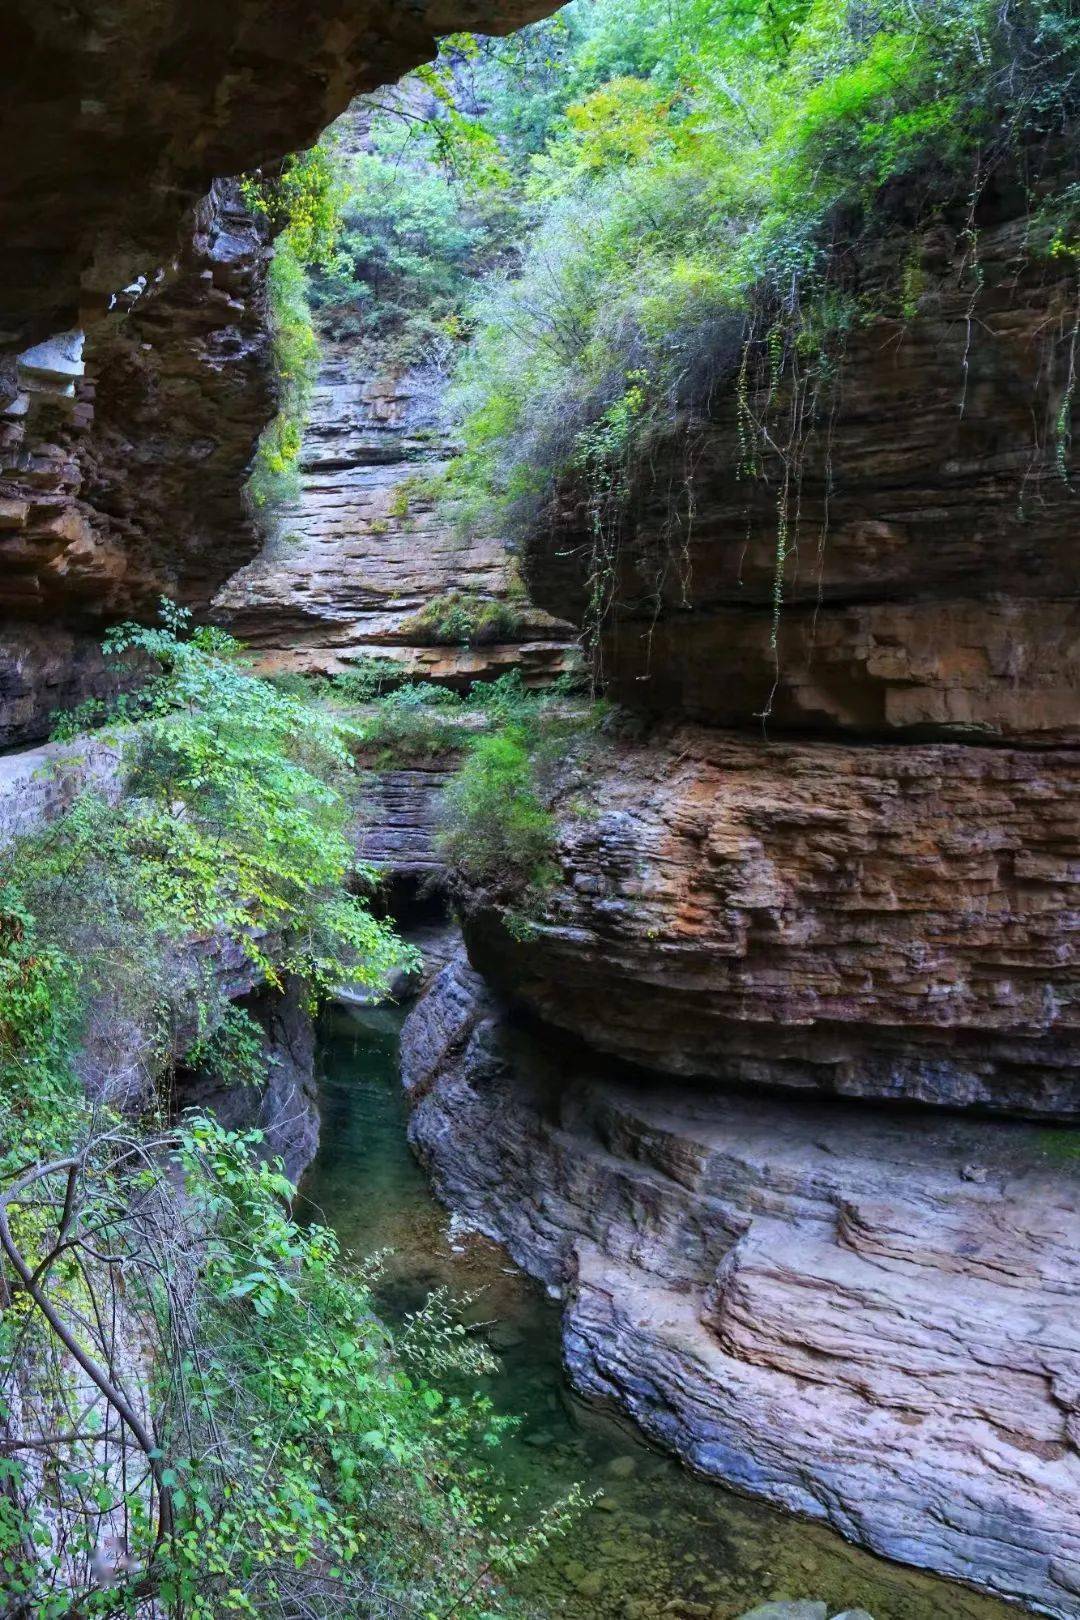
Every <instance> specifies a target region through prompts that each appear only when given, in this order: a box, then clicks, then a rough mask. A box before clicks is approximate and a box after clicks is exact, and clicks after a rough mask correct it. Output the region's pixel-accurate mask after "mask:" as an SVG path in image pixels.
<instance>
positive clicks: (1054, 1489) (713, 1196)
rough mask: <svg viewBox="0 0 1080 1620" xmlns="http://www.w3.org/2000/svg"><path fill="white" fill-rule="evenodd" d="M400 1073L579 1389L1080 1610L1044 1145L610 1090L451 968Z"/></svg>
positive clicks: (776, 1488)
mask: <svg viewBox="0 0 1080 1620" xmlns="http://www.w3.org/2000/svg"><path fill="white" fill-rule="evenodd" d="M402 1052H403V1075H404V1079H405V1083H406V1085H407V1087H408V1088H409V1091H410V1096H411V1101H412V1104H413V1114H412V1124H411V1133H412V1139H413V1141H414V1144H415V1146H416V1147H417V1149H418V1151H419V1152H420V1154H421V1157H422V1159H423V1161H424V1163H425V1165H426V1167H427V1168H428V1170H429V1172H430V1173H431V1175H432V1177H433V1179H434V1183H435V1186H436V1189H437V1191H438V1193H439V1195H440V1197H441V1198H442V1199H443V1200H444V1201H445V1202H447V1203H448V1204H449V1205H450V1207H451V1208H452V1209H454V1210H455V1211H456V1212H458V1213H459V1214H460V1216H461V1217H462V1218H463V1219H464V1221H465V1222H466V1223H469V1224H472V1225H473V1226H475V1227H476V1228H477V1229H478V1230H480V1231H482V1232H484V1233H486V1234H487V1235H489V1236H491V1237H494V1238H496V1239H497V1240H499V1241H501V1242H504V1243H505V1244H506V1245H507V1247H508V1249H509V1250H510V1252H511V1254H512V1255H513V1256H514V1258H515V1259H516V1260H517V1261H518V1262H519V1263H520V1264H522V1265H523V1266H524V1267H525V1268H526V1269H527V1270H528V1271H529V1272H530V1273H531V1274H532V1275H534V1276H536V1277H538V1278H540V1279H541V1280H542V1281H544V1282H545V1283H547V1284H548V1285H549V1286H551V1287H553V1288H556V1289H558V1290H559V1291H560V1292H561V1294H562V1296H563V1298H564V1300H565V1317H564V1353H565V1356H566V1361H567V1365H568V1367H569V1370H570V1373H571V1376H572V1378H573V1380H574V1381H575V1383H576V1384H577V1385H578V1387H579V1388H581V1389H582V1390H584V1391H586V1392H588V1393H590V1394H593V1395H597V1396H601V1397H605V1398H608V1399H611V1400H613V1401H614V1402H616V1403H617V1404H618V1405H619V1406H621V1407H622V1408H624V1409H625V1410H628V1411H629V1412H630V1413H631V1414H632V1415H633V1416H634V1417H635V1418H636V1419H637V1420H638V1422H639V1423H640V1424H641V1426H642V1427H643V1429H644V1430H645V1431H646V1433H647V1434H649V1435H651V1436H652V1437H654V1438H655V1439H657V1440H658V1441H660V1442H661V1443H663V1444H664V1445H665V1446H668V1447H670V1448H671V1449H673V1450H675V1451H676V1452H678V1454H679V1455H680V1456H682V1457H683V1458H684V1459H685V1460H686V1461H687V1462H688V1463H689V1464H690V1465H691V1466H692V1467H694V1468H696V1469H698V1470H700V1471H701V1472H703V1473H707V1474H710V1475H712V1476H714V1477H716V1478H719V1479H723V1480H726V1481H728V1482H730V1483H733V1484H735V1485H737V1486H739V1487H740V1488H742V1489H745V1490H747V1491H750V1492H752V1493H754V1494H758V1495H761V1496H764V1497H766V1498H767V1499H768V1500H770V1501H773V1502H775V1503H778V1504H780V1505H782V1506H784V1507H786V1508H789V1509H792V1510H794V1511H797V1512H799V1513H803V1514H808V1515H811V1516H813V1517H817V1518H821V1519H824V1520H826V1521H827V1522H828V1523H830V1524H831V1525H832V1526H833V1527H834V1528H836V1529H838V1530H840V1531H841V1532H842V1533H843V1534H844V1535H846V1536H848V1537H850V1538H852V1539H854V1540H857V1541H859V1542H861V1543H863V1544H864V1545H868V1546H870V1547H873V1548H874V1549H876V1550H878V1551H880V1552H883V1553H885V1554H887V1555H888V1556H889V1557H892V1558H895V1559H898V1560H902V1561H905V1562H908V1563H913V1564H919V1565H923V1566H924V1567H929V1568H932V1569H935V1570H938V1571H940V1572H943V1573H946V1574H950V1575H953V1576H956V1577H958V1578H960V1579H963V1580H968V1581H972V1582H974V1583H977V1584H980V1585H983V1586H986V1587H989V1588H990V1589H992V1590H993V1591H995V1592H998V1593H1000V1594H1002V1595H1006V1596H1009V1597H1012V1598H1015V1599H1018V1600H1020V1601H1021V1602H1025V1603H1027V1604H1029V1605H1031V1606H1033V1607H1036V1608H1039V1609H1040V1610H1042V1611H1043V1612H1046V1613H1049V1614H1053V1615H1057V1616H1061V1617H1066V1616H1070V1615H1072V1614H1073V1613H1074V1612H1075V1604H1076V1599H1077V1593H1078V1591H1080V1521H1078V1519H1077V1514H1076V1501H1077V1493H1078V1487H1080V1452H1078V1449H1077V1442H1078V1437H1080V1431H1078V1428H1077V1419H1078V1414H1077V1406H1076V1392H1077V1388H1078V1375H1080V1337H1078V1329H1077V1323H1078V1322H1080V1312H1078V1310H1077V1304H1078V1301H1077V1275H1078V1267H1077V1261H1078V1258H1080V1179H1078V1178H1077V1176H1076V1174H1075V1170H1070V1169H1069V1168H1068V1166H1067V1165H1063V1164H1059V1163H1058V1162H1057V1161H1056V1160H1055V1159H1054V1157H1053V1153H1054V1152H1055V1151H1057V1146H1058V1144H1057V1143H1056V1142H1055V1141H1054V1139H1052V1138H1051V1139H1048V1138H1047V1137H1046V1135H1045V1134H1044V1133H1040V1132H1039V1131H1038V1130H1036V1129H1035V1128H1033V1127H1030V1126H1026V1125H1022V1124H1013V1123H1008V1122H994V1121H991V1120H983V1121H974V1120H961V1119H957V1118H952V1117H950V1116H946V1115H941V1114H937V1113H933V1112H927V1111H915V1110H907V1111H904V1112H901V1113H881V1112H873V1111H866V1110H854V1111H853V1110H851V1109H850V1108H844V1107H838V1106H829V1105H823V1104H820V1103H818V1104H812V1103H807V1102H805V1101H801V1100H800V1101H796V1100H795V1099H790V1098H788V1099H780V1100H777V1101H775V1102H771V1103H770V1102H767V1101H766V1100H764V1099H762V1098H756V1099H753V1100H750V1099H747V1098H745V1097H742V1096H737V1095H732V1094H727V1095H724V1094H721V1095H718V1094H717V1093H716V1092H715V1090H712V1091H706V1090H702V1089H700V1088H690V1087H687V1086H685V1085H683V1084H679V1083H678V1082H675V1081H672V1080H667V1081H664V1080H658V1079H656V1078H653V1079H648V1078H647V1077H643V1076H642V1075H640V1073H639V1074H637V1075H634V1074H632V1073H630V1072H628V1071H612V1072H605V1071H604V1069H603V1067H602V1065H601V1064H600V1061H599V1060H598V1059H596V1058H595V1057H589V1056H587V1055H584V1054H583V1053H582V1052H581V1051H574V1050H568V1049H567V1048H566V1047H565V1046H560V1045H554V1044H552V1043H551V1041H550V1038H546V1039H543V1040H539V1039H538V1038H537V1035H536V1032H535V1031H533V1032H525V1031H523V1030H521V1029H519V1028H517V1027H516V1026H515V1025H514V1024H513V1023H512V1022H511V1021H508V1019H507V1017H506V1014H505V1009H504V1007H503V1006H502V1005H501V1004H500V1003H499V1002H498V1001H497V1000H496V999H495V998H494V997H493V996H492V994H491V992H490V991H489V990H488V989H487V988H486V987H485V985H484V984H483V982H482V981H481V980H480V979H479V977H478V976H477V975H476V974H475V973H474V972H473V971H472V970H471V969H470V968H469V967H468V966H467V964H466V963H465V962H464V961H461V960H459V961H458V962H456V963H453V964H451V965H450V966H449V967H447V968H446V969H445V970H444V971H443V973H442V974H441V975H440V977H439V978H438V979H437V980H436V982H435V985H434V987H433V989H432V990H431V991H429V992H428V994H427V995H426V996H425V997H424V998H423V999H422V1000H421V1002H420V1003H419V1005H418V1006H417V1008H416V1009H415V1010H414V1012H413V1013H412V1014H411V1015H410V1017H409V1019H408V1021H407V1023H406V1026H405V1030H404V1034H403V1044H402ZM1066 1146H1067V1144H1066Z"/></svg>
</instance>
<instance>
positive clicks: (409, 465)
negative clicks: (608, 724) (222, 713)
mask: <svg viewBox="0 0 1080 1620" xmlns="http://www.w3.org/2000/svg"><path fill="white" fill-rule="evenodd" d="M441 386H442V384H441V379H439V378H437V377H434V376H427V375H424V374H423V373H415V372H414V373H411V374H406V375H404V376H388V375H375V374H371V373H368V372H364V371H363V370H358V369H357V368H356V367H355V366H354V365H353V364H352V363H351V362H350V358H349V354H348V350H347V348H345V347H342V346H337V347H336V348H332V349H331V350H330V351H329V353H328V355H327V358H326V361H325V363H324V366H323V369H322V372H321V374H320V377H319V381H318V385H317V387H316V389H315V391H314V395H313V398H312V402H311V407H310V411H309V417H308V424H307V427H306V429H305V433H304V448H303V451H302V455H301V464H300V483H301V488H300V495H299V498H298V499H297V500H296V501H295V502H293V503H291V504H290V505H288V506H286V507H285V508H284V509H283V510H282V511H281V512H280V513H279V514H278V515H277V516H276V518H275V522H274V533H273V536H272V538H271V539H270V540H269V542H268V544H267V545H266V547H265V548H264V550H263V551H262V552H261V553H260V555H259V556H258V558H257V559H256V560H255V561H254V562H252V563H250V564H249V565H248V566H247V567H246V568H244V569H243V570H241V572H239V573H238V574H236V575H235V576H234V577H233V578H232V579H231V580H229V582H228V583H227V584H226V585H225V586H224V588H223V589H222V590H221V591H220V592H219V593H218V595H217V597H216V599H215V601H214V612H215V614H216V615H217V616H218V617H220V618H224V619H225V620H226V621H227V622H228V623H229V624H230V625H231V626H232V627H233V629H235V631H236V633H237V634H238V635H240V636H242V637H243V638H244V639H245V640H246V641H248V642H250V643H251V645H252V646H253V647H254V648H255V649H256V650H257V652H258V655H259V667H260V668H262V669H264V670H268V671H303V672H306V673H318V674H340V673H343V672H345V671H347V670H348V669H349V668H350V667H351V666H353V665H355V664H356V663H357V662H358V661H362V660H363V659H365V658H371V657H377V658H380V659H383V660H390V661H392V662H393V663H394V664H395V665H396V666H398V667H399V668H400V669H401V671H402V672H403V673H405V674H408V675H410V676H414V677H418V678H422V679H425V680H435V681H442V682H447V683H450V684H453V685H456V686H466V685H467V684H468V683H469V682H470V681H472V680H480V679H489V678H491V677H492V676H496V675H500V674H504V673H505V672H506V671H507V670H509V669H517V670H520V672H521V674H522V678H523V679H524V680H525V681H526V682H527V683H529V684H537V683H542V682H544V681H548V680H551V679H553V678H554V677H555V676H556V675H558V674H560V673H561V672H562V671H563V670H564V669H568V668H569V667H570V666H571V665H572V663H573V662H574V658H575V651H576V649H575V645H574V630H573V627H572V626H571V625H569V624H568V623H567V622H566V621H565V620H560V619H556V618H553V617H552V616H551V615H550V614H548V613H545V612H544V611H543V610H542V609H539V608H535V607H533V606H531V605H530V604H529V602H528V601H527V599H525V598H524V595H523V592H522V589H521V587H520V583H519V582H518V581H517V577H516V569H515V563H514V559H513V557H512V555H511V553H510V552H509V550H508V549H507V546H506V544H505V542H504V541H503V540H502V539H500V538H498V537H497V536H489V535H484V534H477V533H475V532H471V531H470V532H467V533H465V532H459V531H458V530H457V529H456V528H455V526H454V524H453V522H452V520H451V518H450V516H449V515H448V514H447V513H446V512H445V511H442V510H440V508H439V506H438V505H437V502H436V499H435V495H434V492H433V489H432V480H433V479H434V478H437V477H438V475H439V474H440V473H441V472H442V471H443V470H444V468H445V466H446V463H447V461H448V459H449V456H450V453H451V447H450V444H449V442H448V439H447V435H446V430H445V427H444V425H443V423H442V421H441V414H440V413H441V400H440V393H441ZM452 595H456V596H457V598H458V599H463V600H464V601H465V602H466V603H470V602H482V601H488V602H497V603H502V604H503V605H504V611H505V612H506V614H507V616H508V628H506V629H505V630H501V631H499V632H498V633H497V634H486V635H485V636H484V637H483V638H482V639H481V640H479V641H475V642H472V643H467V642H466V641H465V640H464V639H463V638H460V637H459V638H457V639H455V637H454V636H453V635H451V634H447V635H443V636H441V637H440V636H438V633H437V632H435V631H433V629H432V627H431V625H430V624H427V623H425V621H424V620H423V617H422V615H423V613H424V609H425V608H426V607H428V605H429V604H434V605H435V606H437V605H438V603H439V601H440V600H445V599H446V598H448V597H450V596H452Z"/></svg>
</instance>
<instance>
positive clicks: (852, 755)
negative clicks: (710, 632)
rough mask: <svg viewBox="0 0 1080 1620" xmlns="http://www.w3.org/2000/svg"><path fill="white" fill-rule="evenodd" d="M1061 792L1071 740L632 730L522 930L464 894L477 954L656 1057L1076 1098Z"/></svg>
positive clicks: (496, 975) (582, 807) (795, 1076)
mask: <svg viewBox="0 0 1080 1620" xmlns="http://www.w3.org/2000/svg"><path fill="white" fill-rule="evenodd" d="M1078 795H1080V756H1078V755H1077V754H1076V753H1074V752H1069V751H1066V750H1056V751H1055V750H1047V751H1032V750H1022V749H1007V748H979V747H970V746H965V745H961V744H926V745H922V746H897V745H891V746H885V745H866V746H861V747H852V746H850V745H844V744H840V743H815V742H791V743H783V744H779V743H768V742H765V741H762V740H760V739H754V738H752V737H746V736H740V735H737V734H732V733H724V732H717V731H709V730H705V729H702V728H695V727H692V726H682V727H678V728H675V729H674V730H670V731H666V732H664V733H663V734H662V735H660V736H658V737H656V738H653V739H652V740H649V741H646V742H643V743H631V742H625V741H624V742H621V743H619V744H617V745H616V746H614V747H612V748H609V749H608V750H606V751H605V752H604V753H603V754H602V755H594V756H592V757H591V758H590V760H589V762H588V764H587V766H586V767H580V768H579V769H578V770H576V771H574V772H573V773H572V774H571V777H570V779H569V780H568V781H567V783H566V786H565V790H564V792H563V794H562V796H561V800H560V807H561V811H562V820H561V826H560V837H559V846H558V860H559V862H560V863H561V866H562V870H563V881H562V882H561V884H559V885H558V886H557V887H556V888H555V889H554V890H553V892H552V893H551V894H550V896H549V897H548V898H547V900H546V902H545V905H544V907H543V910H542V913H541V915H540V917H539V919H538V923H537V927H536V928H535V930H533V931H532V932H531V934H530V937H529V938H527V939H526V940H524V941H520V940H519V941H514V940H512V939H511V938H510V937H509V935H508V934H507V932H506V930H505V928H504V927H503V926H502V924H501V922H500V920H499V916H498V914H497V912H496V911H495V910H493V909H490V908H485V906H484V905H483V903H482V901H480V900H474V903H473V910H472V912H471V915H470V918H469V922H468V926H467V937H468V940H469V943H470V950H471V955H472V959H473V962H474V965H476V966H478V967H479V968H480V969H481V970H482V971H483V972H484V973H486V974H487V975H488V976H489V977H490V978H491V979H492V980H493V982H494V983H496V984H497V985H498V986H499V987H500V988H501V989H503V990H504V991H506V993H508V994H509V995H510V996H511V997H512V998H513V999H514V1000H515V1001H516V1002H517V1003H518V1004H520V1005H523V1006H524V1007H526V1008H528V1009H529V1010H530V1011H531V1012H533V1013H535V1014H537V1015H538V1016H539V1017H540V1018H542V1019H543V1020H544V1021H545V1022H547V1023H549V1024H551V1025H553V1026H555V1027H557V1028H560V1029H563V1030H568V1031H571V1032H572V1033H574V1034H577V1035H580V1036H582V1037H583V1038H585V1039H586V1040H588V1041H589V1042H590V1043H591V1044H592V1045H593V1046H594V1047H596V1048H598V1049H600V1050H602V1051H607V1052H611V1053H615V1054H617V1055H618V1056H620V1057H623V1058H626V1059H628V1060H630V1061H633V1062H635V1063H640V1064H643V1065H645V1066H647V1067H649V1068H651V1069H654V1070H658V1071H661V1072H664V1073H668V1074H677V1075H683V1076H697V1077H703V1078H704V1077H708V1078H710V1079H712V1080H714V1081H718V1082H722V1083H737V1084H741V1085H747V1086H752V1087H759V1086H785V1087H797V1088H806V1089H815V1090H819V1091H823V1092H828V1093H832V1094H837V1095H843V1096H850V1097H867V1098H882V1099H886V1098H888V1099H904V1100H916V1101H920V1102H924V1103H937V1104H943V1105H946V1106H950V1107H978V1108H992V1109H1000V1110H1015V1111H1018V1112H1021V1113H1027V1114H1032V1115H1050V1116H1058V1117H1061V1118H1073V1119H1075V1118H1080V815H1078V814H1077V804H1078Z"/></svg>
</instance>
